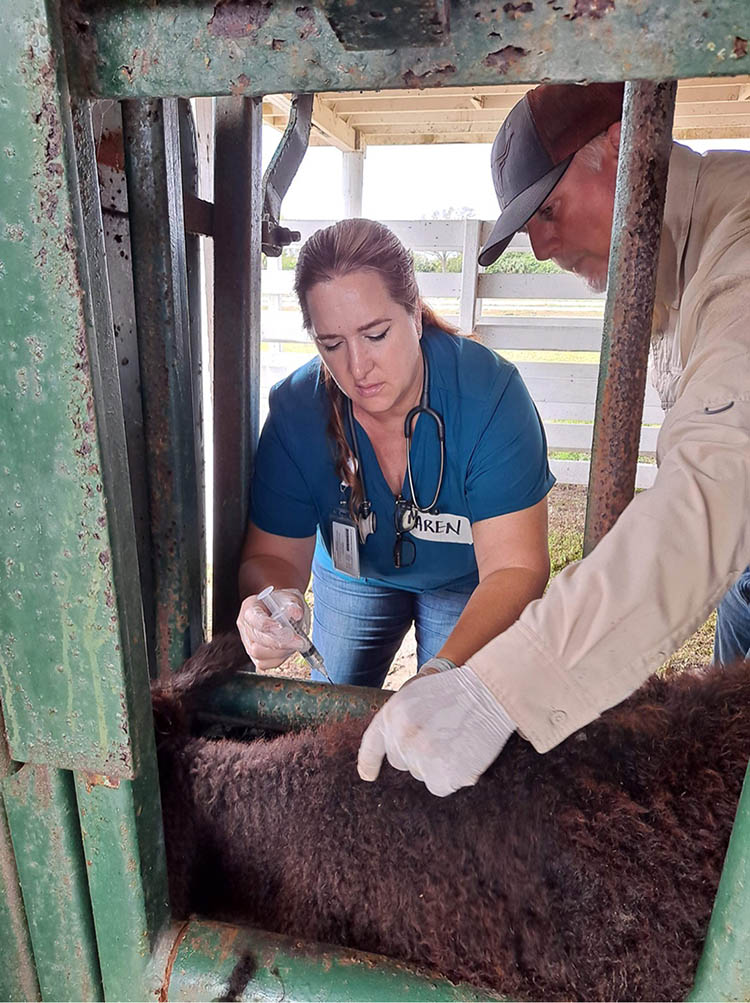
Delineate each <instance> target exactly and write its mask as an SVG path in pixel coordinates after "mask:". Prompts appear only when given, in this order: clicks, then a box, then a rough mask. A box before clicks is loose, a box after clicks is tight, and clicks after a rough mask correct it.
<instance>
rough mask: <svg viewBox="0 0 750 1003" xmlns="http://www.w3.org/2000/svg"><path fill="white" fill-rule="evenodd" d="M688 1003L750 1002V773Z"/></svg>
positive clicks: (743, 789)
mask: <svg viewBox="0 0 750 1003" xmlns="http://www.w3.org/2000/svg"><path fill="white" fill-rule="evenodd" d="M688 999H690V1000H707V1001H708V1000H746V999H750V767H748V771H747V773H746V774H745V783H744V786H743V788H742V793H741V795H740V803H739V805H738V807H737V817H736V818H735V820H734V828H733V829H732V835H731V837H730V839H729V846H728V847H727V855H726V857H725V859H724V868H723V870H722V872H721V881H720V882H719V888H718V891H717V893H716V900H715V902H714V909H713V912H712V914H711V922H710V923H709V925H708V933H707V934H706V943H705V946H704V948H703V955H702V957H701V960H700V962H699V963H698V970H697V972H696V976H695V985H694V986H693V990H692V992H691V993H690V996H689V997H688Z"/></svg>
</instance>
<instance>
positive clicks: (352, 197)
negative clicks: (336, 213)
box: [341, 150, 365, 219]
mask: <svg viewBox="0 0 750 1003" xmlns="http://www.w3.org/2000/svg"><path fill="white" fill-rule="evenodd" d="M341 157H342V165H341V166H342V173H343V178H342V181H343V188H344V218H345V219H351V218H353V217H355V216H361V215H362V193H363V189H364V181H365V151H364V150H345V151H344V153H342V154H341Z"/></svg>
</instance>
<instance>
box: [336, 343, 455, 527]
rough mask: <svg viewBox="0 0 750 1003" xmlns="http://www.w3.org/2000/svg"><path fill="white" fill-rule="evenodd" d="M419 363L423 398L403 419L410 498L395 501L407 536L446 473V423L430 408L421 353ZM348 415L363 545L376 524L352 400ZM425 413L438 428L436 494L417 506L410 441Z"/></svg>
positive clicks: (434, 500)
mask: <svg viewBox="0 0 750 1003" xmlns="http://www.w3.org/2000/svg"><path fill="white" fill-rule="evenodd" d="M422 364H423V380H422V395H421V397H420V399H419V404H417V406H416V407H413V408H412V409H411V411H409V413H408V414H407V416H406V418H405V419H404V439H405V440H406V474H407V478H408V481H409V491H410V493H411V498H410V499H407V498H403V497H402V496H401V495H400V494H399V496H398V498H397V499H396V507H397V510H399V513H400V521H401V525H402V528H403V531H404V532H406V533H408V532H409V531H410V530H412V529H414V527H415V526H416V524H417V517H418V515H419V513H430V512H433V510H434V508H435V505H436V503H437V500H438V497H439V495H440V489H441V488H442V486H443V474H444V473H445V422H444V421H443V418H442V415H439V414H438V412H437V411H434V410H433V409H432V408H431V407H430V397H429V383H430V367H429V364H428V362H427V356H426V355H425V353H424V352H422ZM347 412H348V415H349V430H350V431H351V436H352V447H353V449H354V456H355V459H356V461H357V472H358V473H359V478H360V481H361V483H362V494H363V496H364V497H363V500H362V503H361V504H360V506H359V511H358V513H357V526H358V528H359V538H360V540H361V541H362V543H364V542H365V540H366V539H367V537H368V536H370V534H371V533H374V532H375V530H376V529H377V522H376V518H375V512H374V511H373V508H372V503H371V502H370V500H369V498H368V497H367V486H366V484H365V471H364V467H363V465H362V460H361V459H360V455H359V443H358V442H357V430H356V428H355V425H354V410H353V408H352V402H351V398H347ZM421 414H426V415H427V416H428V417H429V418H432V420H433V421H434V422H435V425H436V426H437V433H438V442H439V443H440V473H439V474H438V481H437V487H436V488H435V494H434V495H433V497H432V501H431V502H430V503H429V505H420V504H419V499H418V498H417V491H416V488H415V487H414V475H413V474H412V469H411V442H412V435H413V429H414V422H415V421H416V419H417V418H418V417H419V416H420V415H421Z"/></svg>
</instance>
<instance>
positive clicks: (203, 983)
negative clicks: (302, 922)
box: [163, 921, 501, 1003]
mask: <svg viewBox="0 0 750 1003" xmlns="http://www.w3.org/2000/svg"><path fill="white" fill-rule="evenodd" d="M172 954H173V959H174V960H173V962H172V964H171V969H170V970H168V972H167V976H166V980H165V985H164V997H163V998H164V999H168V1000H218V999H235V1000H256V1001H266V1000H268V1001H269V1003H270V1001H274V1003H275V1001H278V1000H285V1001H287V1003H295V1001H300V1003H303V1001H304V1003H312V1001H315V1000H325V1001H326V1003H336V1001H339V1000H340V1001H347V1003H355V1001H358V1000H363V1001H364V1000H379V1001H382V1003H388V1001H391V1000H392V1001H397V1000H398V1001H406V1000H420V1001H421V1000H425V1001H427V1000H436V1001H437V1000H446V1001H447V1000H496V999H500V998H501V997H498V996H494V995H492V994H491V993H489V992H484V991H482V990H478V989H476V988H475V987H473V986H469V985H465V984H459V985H454V984H453V983H452V982H448V981H447V980H446V979H443V978H441V977H439V976H431V975H430V974H429V973H425V972H424V971H419V970H418V969H415V968H413V967H411V966H410V965H405V964H401V963H400V962H396V961H390V960H389V959H387V958H382V957H379V956H378V955H375V954H365V953H363V952H358V951H347V950H345V949H343V948H333V947H329V946H327V945H323V944H307V943H305V942H303V941H299V940H294V939H292V938H290V937H281V936H278V935H276V934H270V933H261V932H260V931H258V930H243V929H239V928H237V927H233V926H227V925H225V924H223V923H206V922H198V921H192V922H190V923H189V924H188V925H187V926H186V927H185V928H184V929H183V930H182V931H181V933H180V934H179V935H178V939H177V942H176V944H175V948H174V949H173V952H172Z"/></svg>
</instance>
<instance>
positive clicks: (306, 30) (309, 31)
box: [294, 7, 320, 42]
mask: <svg viewBox="0 0 750 1003" xmlns="http://www.w3.org/2000/svg"><path fill="white" fill-rule="evenodd" d="M294 13H295V14H296V15H297V17H298V18H300V19H301V20H302V21H304V24H303V25H302V27H301V28H300V29H299V32H298V34H299V37H300V39H301V41H303V42H304V40H305V39H306V38H310V37H314V36H316V35H319V34H320V29H319V28H318V26H317V24H316V23H315V17H314V15H313V12H312V11H311V10H310V8H309V7H296V8H295V10H294Z"/></svg>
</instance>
